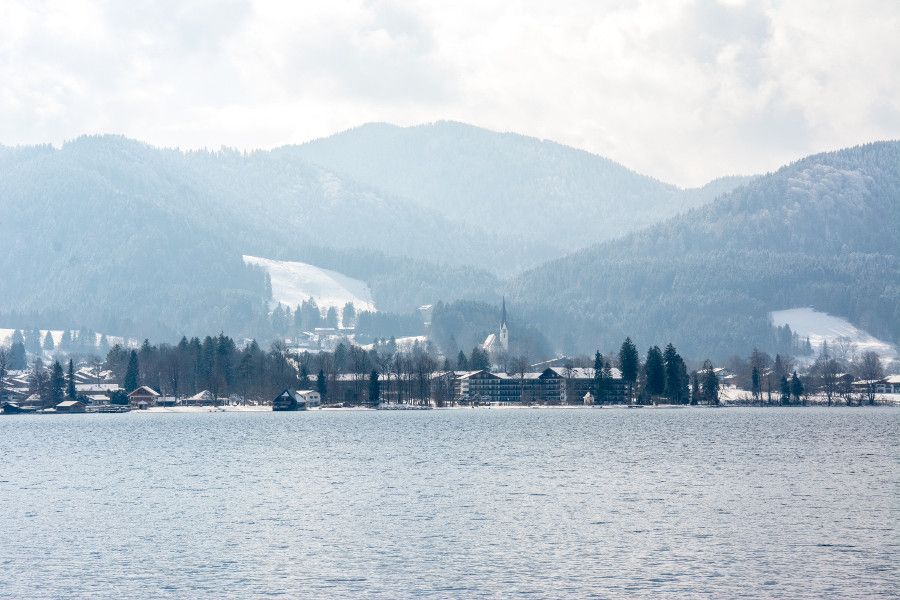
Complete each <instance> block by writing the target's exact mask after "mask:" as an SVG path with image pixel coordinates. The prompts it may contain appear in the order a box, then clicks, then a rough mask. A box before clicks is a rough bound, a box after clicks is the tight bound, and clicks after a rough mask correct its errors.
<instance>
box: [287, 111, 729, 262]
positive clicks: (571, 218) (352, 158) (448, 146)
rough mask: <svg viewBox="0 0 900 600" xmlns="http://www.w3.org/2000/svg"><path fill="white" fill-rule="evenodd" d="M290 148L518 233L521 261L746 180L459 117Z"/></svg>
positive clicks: (466, 218) (468, 219)
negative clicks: (683, 170) (703, 182)
mask: <svg viewBox="0 0 900 600" xmlns="http://www.w3.org/2000/svg"><path fill="white" fill-rule="evenodd" d="M283 151H284V152H289V153H293V154H298V155H300V156H302V157H304V158H305V159H307V160H309V161H310V162H313V163H316V164H319V165H322V166H324V167H326V168H328V169H329V170H331V171H334V172H337V173H341V174H344V175H347V176H349V177H351V178H353V179H355V180H357V181H361V182H365V183H366V184H369V185H371V186H373V187H375V188H377V189H380V190H384V191H385V192H388V193H391V194H394V195H397V196H400V197H403V198H408V199H409V200H410V201H411V202H415V203H417V204H418V205H420V206H423V207H426V208H428V209H431V210H435V211H438V212H440V213H441V214H443V215H444V216H445V217H447V218H450V219H453V220H457V221H462V222H465V223H467V224H470V225H472V226H478V227H484V228H487V229H488V230H492V231H502V232H509V233H514V234H515V235H516V236H518V240H519V248H520V260H518V261H515V260H514V261H509V260H507V262H506V264H504V265H501V268H502V267H506V268H505V269H503V270H505V271H506V272H510V271H512V270H514V269H515V268H516V267H521V266H522V265H523V264H528V263H529V261H531V259H532V258H533V255H532V254H529V253H528V249H529V247H530V246H531V245H533V244H534V243H536V242H538V241H540V242H543V243H545V244H547V245H549V246H551V247H552V249H551V250H549V251H550V252H552V253H555V254H559V255H562V254H565V253H568V252H571V251H573V250H576V249H578V248H582V247H584V246H587V245H590V244H593V243H596V242H599V241H602V240H607V239H612V238H615V237H619V236H621V235H623V234H624V233H628V232H630V231H634V230H636V229H638V228H641V227H643V226H646V225H649V224H652V223H656V222H658V221H660V220H663V219H665V218H666V217H669V216H672V215H674V214H677V213H679V212H682V211H684V210H686V209H688V208H690V207H692V206H697V205H699V204H701V203H703V202H706V201H709V200H712V199H713V197H714V195H715V194H717V193H723V192H725V191H727V190H729V189H732V188H733V187H735V186H737V185H740V184H741V183H743V182H744V181H745V179H744V178H723V179H722V180H719V181H717V182H716V185H715V186H713V187H708V188H700V189H698V190H680V189H678V188H676V187H675V186H672V185H668V184H665V183H662V182H659V181H657V180H655V179H652V178H650V177H646V176H644V175H640V174H638V173H635V172H634V171H631V170H629V169H627V168H625V167H623V166H622V165H619V164H617V163H615V162H613V161H611V160H608V159H606V158H603V157H600V156H597V155H594V154H591V153H588V152H585V151H582V150H577V149H575V148H570V147H567V146H563V145H561V144H557V143H555V142H550V141H544V140H539V139H535V138H531V137H526V136H522V135H518V134H513V133H497V132H493V131H488V130H485V129H480V128H478V127H473V126H471V125H465V124H462V123H454V122H440V123H435V124H431V125H420V126H416V127H397V126H394V125H388V124H384V123H371V124H367V125H363V126H361V127H358V128H355V129H351V130H349V131H346V132H343V133H340V134H337V135H334V136H331V137H328V138H324V139H320V140H316V141H313V142H309V143H307V144H304V145H302V146H299V147H296V148H285V149H284V150H283Z"/></svg>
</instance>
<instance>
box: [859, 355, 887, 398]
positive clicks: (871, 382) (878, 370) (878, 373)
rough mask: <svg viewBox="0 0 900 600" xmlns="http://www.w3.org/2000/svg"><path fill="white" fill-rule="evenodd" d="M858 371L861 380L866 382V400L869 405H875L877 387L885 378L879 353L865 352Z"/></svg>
mask: <svg viewBox="0 0 900 600" xmlns="http://www.w3.org/2000/svg"><path fill="white" fill-rule="evenodd" d="M857 370H858V373H857V374H858V376H859V378H860V379H861V380H863V382H865V388H866V400H867V401H868V402H869V404H875V386H876V384H877V383H878V380H880V379H882V378H883V377H884V368H882V366H881V358H880V357H879V356H878V353H877V352H873V351H871V350H869V351H868V352H863V354H862V358H861V359H860V361H859V365H858V367H857Z"/></svg>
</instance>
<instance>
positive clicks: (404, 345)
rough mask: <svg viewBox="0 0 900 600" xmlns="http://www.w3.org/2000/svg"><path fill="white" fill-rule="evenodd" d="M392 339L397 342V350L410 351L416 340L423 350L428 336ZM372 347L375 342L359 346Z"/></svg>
mask: <svg viewBox="0 0 900 600" xmlns="http://www.w3.org/2000/svg"><path fill="white" fill-rule="evenodd" d="M394 341H396V342H397V350H399V351H400V352H409V351H411V350H412V349H413V346H415V344H416V342H418V343H419V345H420V346H421V347H422V349H423V350H424V349H425V344H427V343H428V336H427V335H411V336H408V337H399V338H395V339H394ZM374 347H375V344H364V345H362V346H360V348H362V349H363V350H371V349H372V348H374Z"/></svg>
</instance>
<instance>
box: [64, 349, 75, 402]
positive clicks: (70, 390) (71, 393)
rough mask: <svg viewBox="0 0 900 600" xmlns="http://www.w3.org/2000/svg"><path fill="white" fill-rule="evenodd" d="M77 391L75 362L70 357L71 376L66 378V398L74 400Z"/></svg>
mask: <svg viewBox="0 0 900 600" xmlns="http://www.w3.org/2000/svg"><path fill="white" fill-rule="evenodd" d="M75 396H76V393H75V363H73V362H72V359H71V358H70V359H69V376H68V377H67V378H66V398H68V399H69V400H74V399H75Z"/></svg>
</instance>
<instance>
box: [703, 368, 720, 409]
mask: <svg viewBox="0 0 900 600" xmlns="http://www.w3.org/2000/svg"><path fill="white" fill-rule="evenodd" d="M703 400H704V401H705V402H706V403H707V404H711V405H718V404H719V378H718V377H717V376H716V371H715V369H714V368H713V365H712V363H711V362H709V361H708V360H707V361H705V362H704V363H703Z"/></svg>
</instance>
